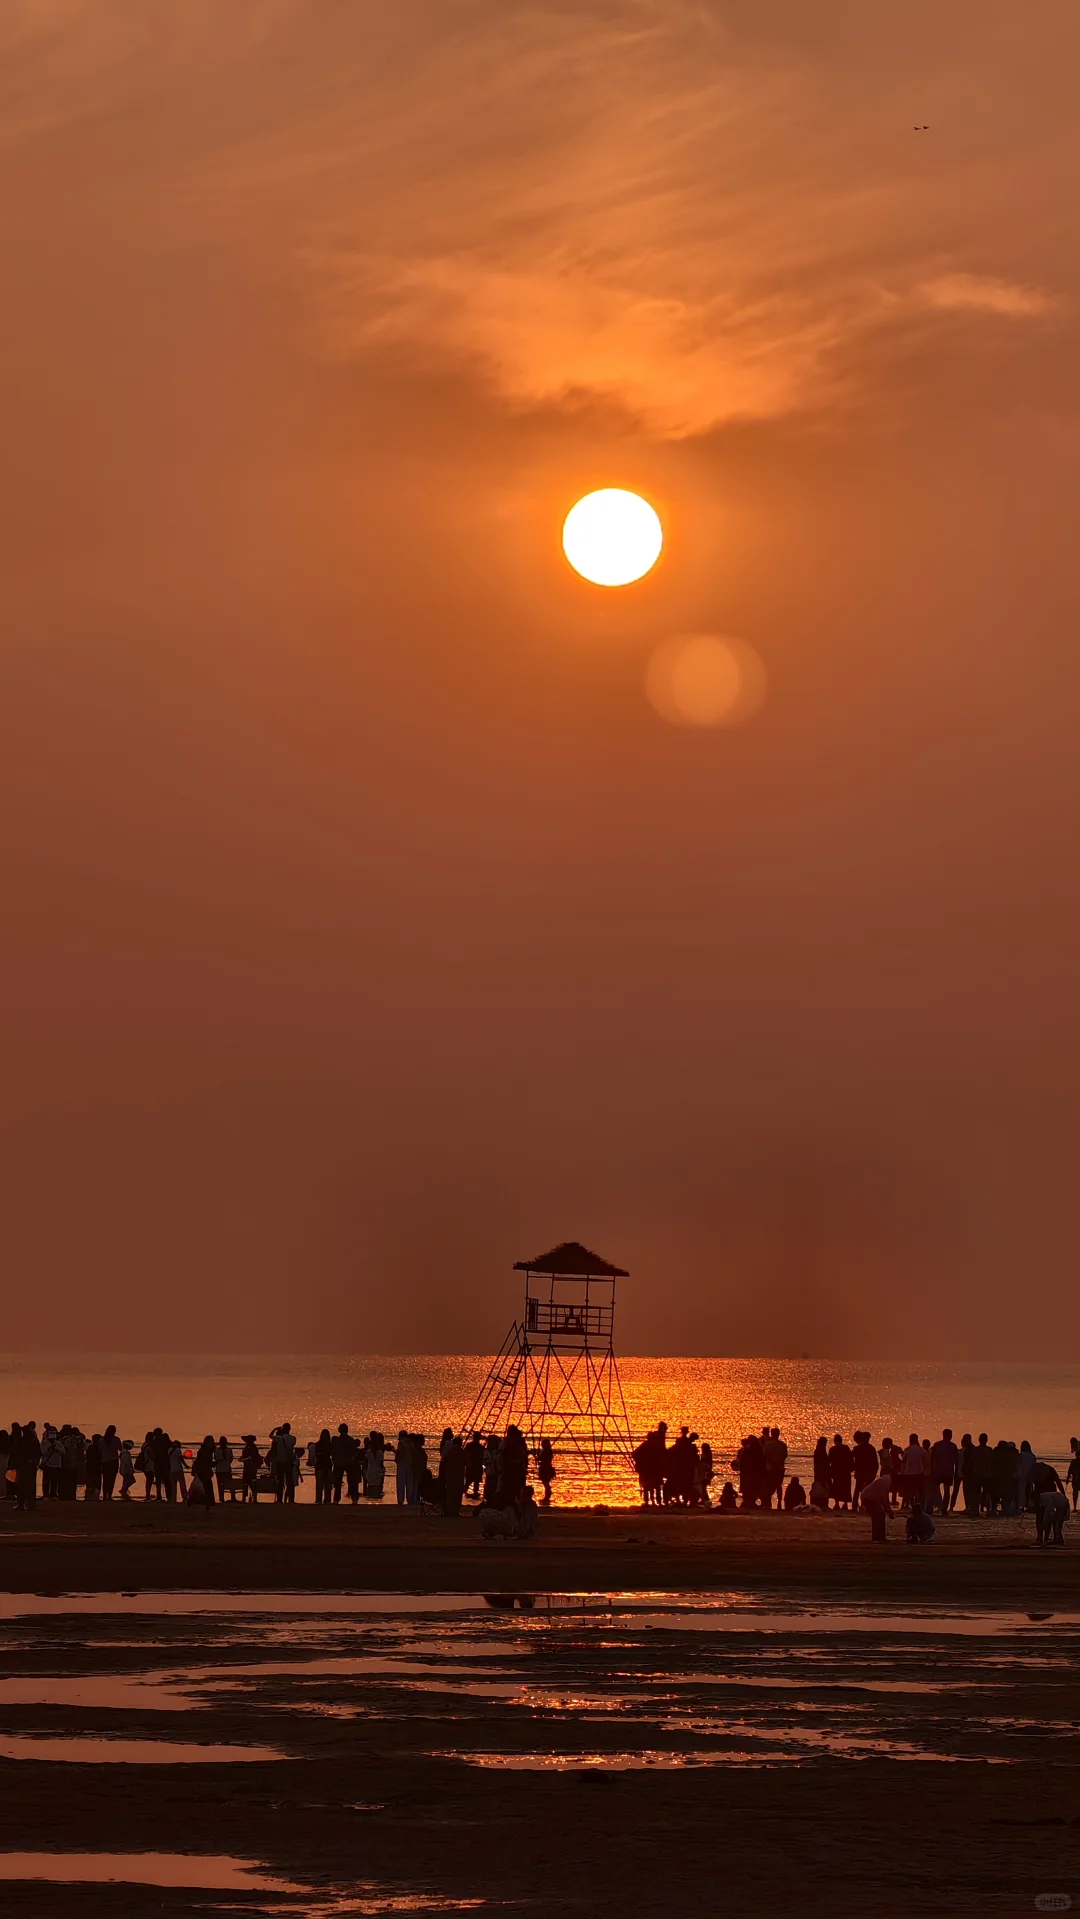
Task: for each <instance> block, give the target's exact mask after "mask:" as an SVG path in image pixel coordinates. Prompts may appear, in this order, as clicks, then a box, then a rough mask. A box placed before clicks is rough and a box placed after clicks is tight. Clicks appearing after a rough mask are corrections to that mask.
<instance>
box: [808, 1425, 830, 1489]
mask: <svg viewBox="0 0 1080 1919" xmlns="http://www.w3.org/2000/svg"><path fill="white" fill-rule="evenodd" d="M829 1477H830V1475H829V1442H828V1440H827V1439H826V1437H825V1435H824V1433H822V1435H821V1438H820V1439H819V1440H818V1443H817V1445H816V1446H815V1447H814V1459H813V1466H812V1470H811V1474H810V1497H811V1500H812V1499H813V1496H814V1493H813V1489H814V1485H815V1483H816V1482H817V1483H820V1484H821V1485H823V1486H828V1484H829Z"/></svg>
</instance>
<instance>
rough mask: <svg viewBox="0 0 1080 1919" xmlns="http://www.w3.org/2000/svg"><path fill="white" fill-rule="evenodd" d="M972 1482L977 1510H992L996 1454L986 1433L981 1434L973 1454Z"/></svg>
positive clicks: (986, 1511) (978, 1511)
mask: <svg viewBox="0 0 1080 1919" xmlns="http://www.w3.org/2000/svg"><path fill="white" fill-rule="evenodd" d="M971 1483H972V1488H973V1490H974V1493H975V1510H976V1512H977V1513H989V1512H992V1511H993V1504H994V1497H993V1485H994V1455H993V1452H992V1451H991V1449H990V1445H989V1442H988V1439H987V1436H986V1434H985V1433H980V1434H979V1443H978V1445H977V1446H976V1448H975V1450H974V1452H973V1453H972V1455H971Z"/></svg>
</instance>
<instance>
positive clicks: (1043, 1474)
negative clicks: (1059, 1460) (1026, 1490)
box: [1030, 1459, 1069, 1546]
mask: <svg viewBox="0 0 1080 1919" xmlns="http://www.w3.org/2000/svg"><path fill="white" fill-rule="evenodd" d="M1030 1483H1031V1494H1032V1499H1033V1501H1034V1504H1035V1537H1036V1539H1037V1541H1038V1543H1039V1545H1040V1546H1041V1545H1045V1544H1048V1543H1049V1539H1048V1534H1047V1527H1048V1525H1049V1524H1051V1523H1052V1515H1053V1513H1054V1512H1055V1511H1056V1510H1057V1508H1056V1506H1055V1505H1050V1506H1048V1505H1046V1504H1045V1503H1044V1502H1045V1498H1046V1495H1047V1494H1048V1493H1051V1494H1056V1493H1060V1494H1061V1496H1062V1499H1063V1501H1064V1510H1065V1511H1066V1512H1068V1509H1069V1502H1068V1500H1067V1499H1065V1488H1064V1486H1063V1485H1062V1483H1061V1480H1060V1479H1059V1478H1058V1475H1057V1473H1056V1471H1055V1470H1054V1468H1053V1466H1051V1464H1050V1461H1049V1460H1048V1459H1037V1460H1036V1461H1035V1462H1034V1465H1033V1466H1032V1469H1031V1474H1030ZM1058 1534H1059V1537H1058V1540H1057V1544H1058V1545H1059V1546H1063V1545H1064V1544H1065V1540H1064V1537H1063V1536H1061V1528H1060V1525H1059V1527H1058Z"/></svg>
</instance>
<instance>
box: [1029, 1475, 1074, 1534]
mask: <svg viewBox="0 0 1080 1919" xmlns="http://www.w3.org/2000/svg"><path fill="white" fill-rule="evenodd" d="M1068 1517H1069V1502H1068V1500H1067V1499H1066V1497H1065V1493H1064V1490H1063V1489H1062V1486H1061V1481H1060V1480H1059V1481H1058V1484H1057V1486H1052V1487H1049V1488H1048V1489H1047V1490H1046V1491H1044V1492H1039V1493H1036V1495H1035V1539H1036V1543H1037V1544H1038V1545H1040V1546H1063V1545H1064V1544H1065V1534H1064V1532H1063V1530H1062V1528H1063V1527H1064V1524H1065V1521H1066V1520H1067V1519H1068Z"/></svg>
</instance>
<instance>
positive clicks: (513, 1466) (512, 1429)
mask: <svg viewBox="0 0 1080 1919" xmlns="http://www.w3.org/2000/svg"><path fill="white" fill-rule="evenodd" d="M528 1476H529V1448H528V1446H527V1444H526V1442H525V1435H524V1433H523V1432H522V1430H521V1428H520V1426H515V1425H513V1424H511V1425H509V1426H508V1427H507V1428H506V1437H505V1438H504V1440H503V1442H502V1445H501V1446H500V1447H499V1490H498V1493H497V1495H496V1503H497V1504H498V1505H500V1506H512V1505H513V1504H514V1503H515V1502H516V1501H517V1500H519V1499H520V1498H521V1495H522V1493H523V1492H524V1490H525V1481H526V1480H527V1478H528Z"/></svg>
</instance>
